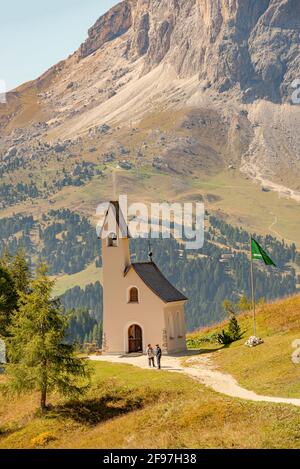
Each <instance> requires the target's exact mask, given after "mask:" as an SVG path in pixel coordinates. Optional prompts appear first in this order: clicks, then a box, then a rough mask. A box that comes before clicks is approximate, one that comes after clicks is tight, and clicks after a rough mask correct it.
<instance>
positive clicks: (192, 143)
mask: <svg viewBox="0 0 300 469" xmlns="http://www.w3.org/2000/svg"><path fill="white" fill-rule="evenodd" d="M299 52H300V0H124V1H123V2H121V3H119V4H118V5H116V6H115V7H114V8H112V9H111V10H110V11H108V12H107V13H106V14H105V15H103V16H102V17H101V18H99V19H98V20H97V22H96V23H95V25H94V26H93V27H92V28H91V29H90V30H89V34H88V38H87V40H86V41H85V42H84V43H83V44H82V45H81V47H80V48H79V49H78V50H77V51H76V52H75V53H74V54H73V55H72V56H70V57H69V58H68V59H66V60H65V61H62V62H60V63H59V64H57V65H55V66H53V67H52V68H51V69H49V70H48V71H47V72H46V73H45V74H44V75H43V76H42V77H40V78H38V79H37V80H35V81H33V82H31V83H29V84H26V85H24V86H22V87H20V88H19V89H18V90H16V91H15V92H14V93H11V94H10V95H9V97H8V105H7V106H1V105H0V139H1V142H2V146H3V151H1V148H0V158H1V154H2V155H3V156H4V157H5V158H6V156H7V155H9V158H15V159H16V158H18V159H20V161H19V160H18V163H16V162H15V161H12V162H11V161H9V164H10V166H11V167H16V165H17V164H21V160H22V158H25V157H26V158H27V159H28V158H34V156H35V151H36V148H38V149H40V148H44V147H43V146H41V145H45V144H47V145H50V146H49V148H50V149H51V148H54V149H55V148H57V146H56V144H57V143H59V145H60V144H61V142H69V143H70V142H76V141H78V142H79V143H78V145H80V148H79V149H76V152H77V154H78V155H79V156H80V157H82V158H84V157H83V156H82V154H83V151H84V150H83V149H84V146H85V145H86V146H88V148H89V154H88V158H90V157H91V156H90V154H94V153H95V154H97V152H99V154H100V155H102V153H103V152H104V153H106V156H103V161H104V162H105V161H106V158H110V157H111V148H110V145H113V153H114V154H116V155H117V154H118V150H116V149H115V147H116V148H119V144H121V146H122V148H123V147H124V148H126V147H127V146H129V145H130V146H131V147H132V148H131V155H132V156H131V161H129V162H127V161H126V164H127V163H130V165H131V166H132V165H135V164H137V161H135V159H134V156H133V155H134V154H135V153H137V154H140V151H137V148H140V147H143V148H148V149H150V148H151V145H152V144H153V139H154V137H153V135H154V136H155V135H159V139H158V142H157V144H155V145H156V146H155V148H153V149H152V150H151V151H150V150H148V153H149V154H147V151H146V150H145V152H144V163H143V164H154V166H155V167H159V168H163V170H166V171H171V172H173V173H174V174H175V173H178V174H185V175H186V176H187V177H189V175H193V177H194V175H195V174H198V173H197V171H198V172H201V174H207V173H208V172H209V173H213V172H214V171H219V170H223V169H224V168H225V169H226V168H229V167H230V168H236V169H237V170H239V169H240V170H241V171H242V172H243V173H246V174H247V177H250V178H252V179H255V180H257V181H259V182H260V183H261V184H262V185H263V186H264V187H266V186H268V187H269V188H271V189H272V190H273V189H274V190H278V192H281V193H284V194H291V191H290V189H293V190H294V191H297V194H296V193H295V194H292V195H293V197H294V198H295V199H296V200H298V201H300V185H299V181H300V135H299V132H298V130H299V126H300V112H299V110H300V107H299V106H292V105H290V100H291V96H292V92H293V89H292V88H291V84H292V82H293V81H294V80H295V79H297V78H300V53H299ZM162 115H163V117H162ZM173 116H177V117H173ZM165 121H168V127H167V130H165V135H163V134H162V131H161V126H164V125H165ZM141 122H143V124H142V129H140V131H138V129H137V130H136V132H137V134H139V135H140V137H139V139H137V138H136V139H135V138H133V142H134V143H132V142H131V140H132V137H134V135H135V134H134V132H133V130H132V128H133V126H135V125H136V126H137V127H138V125H139V123H141ZM182 122H183V123H184V124H183V123H182ZM41 123H42V124H43V125H41ZM103 124H107V125H108V126H109V128H110V129H112V130H111V131H110V132H108V133H105V134H103V132H102V130H100V131H99V128H100V129H103ZM37 128H38V133H37ZM121 129H123V130H121ZM124 129H125V130H124ZM14 132H16V135H17V137H13V135H14ZM122 132H123V137H122V138H123V140H122V138H121V136H120V135H121V134H122ZM156 132H157V133H156ZM182 133H184V137H183V135H182ZM104 135H105V136H104ZM3 136H4V137H5V140H3V139H2V137H3ZM20 136H21V137H20ZM96 137H97V138H96ZM20 138H21V139H22V140H20ZM103 139H104V140H106V144H107V151H104V149H103ZM15 140H16V142H17V143H15ZM154 140H155V139H154ZM3 142H5V144H3ZM91 142H93V144H92V143H91ZM69 143H68V144H69ZM70 145H71V143H70ZM134 145H135V148H133V147H134ZM12 146H16V151H17V154H16V155H15V156H12V155H11V153H10V148H11V147H12ZM46 148H48V147H46ZM90 150H91V152H90ZM49 151H50V150H49ZM74 151H75V150H74ZM62 153H63V152H62ZM142 153H143V152H142ZM128 154H129V153H128V152H127V150H126V152H125V153H124V155H128ZM19 155H25V157H24V156H22V157H21V156H19ZM107 155H108V156H107ZM153 155H154V156H155V158H154V159H153ZM65 156H66V157H67V153H66V155H65ZM79 156H78V157H79ZM61 157H62V156H61V155H60V158H61ZM126 157H127V156H126ZM101 158H102V156H100V160H101ZM5 161H6V160H5ZM101 161H102V160H101ZM120 161H121V163H122V164H123V163H124V162H123V153H121V156H120ZM7 164H8V163H7ZM139 164H140V163H139ZM123 166H124V165H123ZM201 177H202V176H201ZM8 182H9V181H8Z"/></svg>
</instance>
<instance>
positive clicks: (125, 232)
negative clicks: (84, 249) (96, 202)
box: [99, 201, 131, 238]
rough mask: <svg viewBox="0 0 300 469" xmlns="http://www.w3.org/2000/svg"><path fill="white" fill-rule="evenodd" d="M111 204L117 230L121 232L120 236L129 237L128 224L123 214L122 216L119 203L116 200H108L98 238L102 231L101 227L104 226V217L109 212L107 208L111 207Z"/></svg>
mask: <svg viewBox="0 0 300 469" xmlns="http://www.w3.org/2000/svg"><path fill="white" fill-rule="evenodd" d="M111 206H112V208H113V210H114V214H115V217H116V222H117V225H118V227H119V230H120V232H121V234H122V237H123V238H131V236H130V233H129V230H128V226H127V224H126V222H125V219H124V216H123V213H122V210H121V208H120V204H119V202H118V201H110V202H109V207H108V209H107V211H106V214H105V220H104V222H103V225H102V228H101V230H100V233H99V238H101V235H102V231H103V228H104V225H105V222H106V217H107V215H108V212H109V209H110V208H111ZM116 234H118V233H116Z"/></svg>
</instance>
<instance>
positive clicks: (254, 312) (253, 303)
mask: <svg viewBox="0 0 300 469" xmlns="http://www.w3.org/2000/svg"><path fill="white" fill-rule="evenodd" d="M250 257H251V259H250V271H251V275H250V276H251V294H252V308H253V329H254V336H255V337H256V308H255V295H254V281H253V250H252V236H251V235H250Z"/></svg>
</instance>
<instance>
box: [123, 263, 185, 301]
mask: <svg viewBox="0 0 300 469" xmlns="http://www.w3.org/2000/svg"><path fill="white" fill-rule="evenodd" d="M132 267H133V268H134V270H135V271H136V273H137V274H138V276H139V277H140V278H141V279H142V280H143V281H144V282H145V284H146V285H147V286H148V287H149V288H151V290H152V291H153V292H154V293H155V294H156V295H157V296H159V298H160V299H161V300H163V301H164V302H165V303H172V302H173V301H186V300H187V297H186V296H184V295H183V294H182V293H180V291H178V290H177V289H176V288H175V287H174V286H173V285H172V284H171V283H170V282H169V280H167V279H166V277H164V275H163V274H162V273H161V271H160V270H159V268H158V267H157V265H156V264H154V262H138V263H134V264H132Z"/></svg>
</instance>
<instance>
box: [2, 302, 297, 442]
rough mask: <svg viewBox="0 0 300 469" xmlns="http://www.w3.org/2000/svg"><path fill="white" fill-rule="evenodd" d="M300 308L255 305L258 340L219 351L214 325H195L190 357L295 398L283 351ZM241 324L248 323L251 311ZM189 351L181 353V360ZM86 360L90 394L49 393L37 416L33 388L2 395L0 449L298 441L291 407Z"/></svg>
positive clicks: (287, 350)
mask: <svg viewBox="0 0 300 469" xmlns="http://www.w3.org/2000/svg"><path fill="white" fill-rule="evenodd" d="M299 313H300V297H299V296H297V297H294V298H290V299H288V300H285V301H281V302H278V303H274V304H268V305H265V306H264V307H263V308H262V309H261V310H260V311H259V314H258V327H259V331H260V333H261V334H262V335H263V337H264V339H265V343H264V345H261V346H260V347H257V348H256V349H248V348H246V347H245V346H244V345H242V342H240V343H237V344H233V345H232V346H230V347H229V348H227V349H222V350H220V351H217V349H216V347H215V346H212V345H210V344H209V343H208V342H207V341H204V340H203V339H204V337H207V336H208V335H211V334H212V333H213V332H215V331H216V330H218V329H220V328H221V327H222V325H220V326H218V327H214V328H210V329H205V330H202V331H200V332H198V333H195V334H194V335H193V337H194V338H196V337H197V338H198V340H199V338H201V339H202V344H201V350H200V355H199V350H198V351H197V352H196V354H195V356H194V357H193V360H197V359H198V360H200V361H199V363H200V364H198V366H200V367H201V366H203V362H202V365H201V360H203V357H204V358H205V360H206V362H205V363H206V365H205V366H207V360H208V359H209V360H211V363H210V367H212V366H215V365H217V366H218V369H219V370H220V371H226V372H230V373H232V374H233V375H234V376H235V377H237V378H238V381H239V383H240V384H244V385H245V387H247V389H249V390H253V389H254V390H256V391H257V392H265V393H268V394H269V395H276V396H278V397H279V396H295V397H298V398H299V395H300V386H299V382H300V380H299V378H300V364H299V365H293V364H292V363H291V356H290V355H291V352H292V351H293V349H292V348H291V341H293V340H294V339H295V338H299V334H300V319H299V318H300V315H299ZM241 324H243V327H244V328H248V327H250V316H249V314H246V315H244V316H243V317H242V318H241ZM247 335H249V330H247ZM190 358H191V357H190V356H189V357H187V358H184V357H183V358H182V360H183V362H185V365H186V366H192V365H191V364H190V362H189V360H190ZM194 365H195V363H194ZM92 367H93V369H94V371H95V374H94V376H93V384H92V388H91V390H90V391H89V393H88V395H87V396H86V397H84V398H82V399H80V400H79V401H72V402H66V401H63V400H60V399H58V398H57V397H56V396H53V397H52V399H51V407H50V408H49V410H48V412H47V415H46V416H45V417H41V416H40V415H39V414H38V413H37V412H36V408H37V406H38V396H37V395H35V394H30V395H27V396H25V398H24V397H23V398H22V399H19V398H17V399H15V400H13V401H8V400H7V399H4V398H3V397H0V448H108V447H109V448H299V437H300V434H299V417H300V409H299V408H298V407H296V406H292V405H283V404H271V403H266V402H250V401H247V400H241V399H237V398H233V397H228V396H224V395H223V394H220V393H217V392H215V391H213V390H212V389H211V388H210V387H206V386H204V385H202V384H200V383H199V382H197V381H195V380H194V379H191V378H189V377H187V376H184V374H179V373H170V372H168V371H161V372H158V371H157V370H153V371H149V370H142V369H139V368H137V367H135V366H130V365H125V364H112V363H107V362H94V363H93V364H92ZM0 381H1V382H4V381H5V377H4V376H2V377H1V376H0ZM141 383H143V384H142V386H141ZM66 429H67V431H66ZM149 432H150V434H155V438H154V439H151V438H150V440H149Z"/></svg>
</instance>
